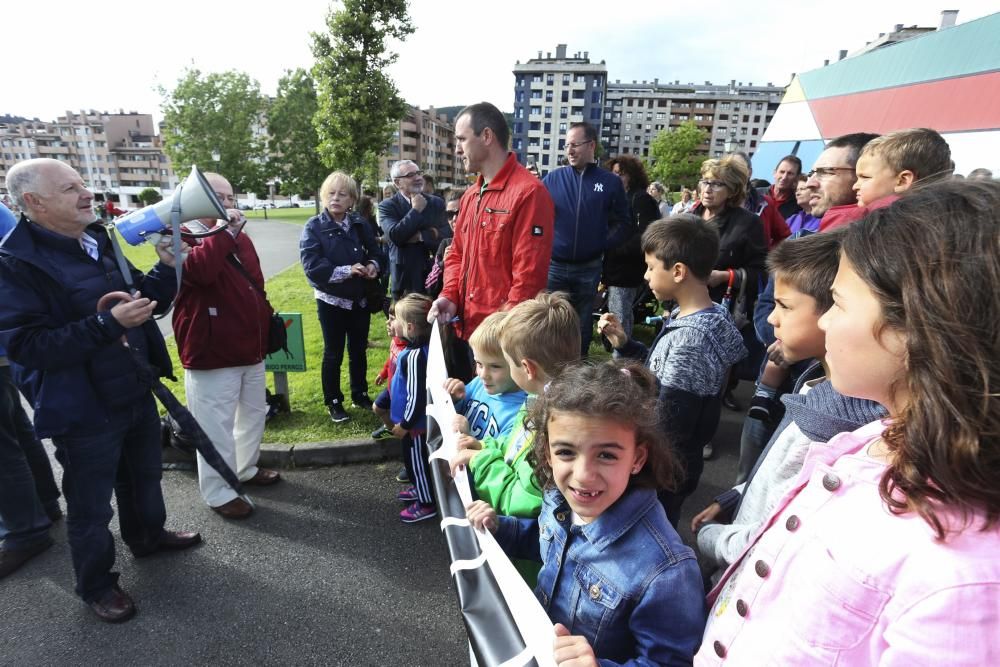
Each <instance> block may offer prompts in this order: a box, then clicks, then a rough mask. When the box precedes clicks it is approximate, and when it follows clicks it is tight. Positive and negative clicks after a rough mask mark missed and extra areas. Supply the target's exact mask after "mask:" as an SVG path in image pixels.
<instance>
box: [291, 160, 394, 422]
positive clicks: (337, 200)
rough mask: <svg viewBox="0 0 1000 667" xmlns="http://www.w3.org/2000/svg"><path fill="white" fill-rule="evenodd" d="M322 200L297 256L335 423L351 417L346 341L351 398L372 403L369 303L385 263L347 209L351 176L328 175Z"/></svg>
mask: <svg viewBox="0 0 1000 667" xmlns="http://www.w3.org/2000/svg"><path fill="white" fill-rule="evenodd" d="M320 201H322V202H323V211H322V212H321V213H320V214H319V215H317V216H314V217H312V218H310V219H309V221H308V222H307V223H306V226H305V229H303V230H302V238H301V239H300V240H299V255H300V256H301V258H302V268H303V269H304V270H305V273H306V279H307V280H308V281H309V284H310V285H312V287H313V291H314V294H315V297H316V308H317V310H318V313H319V324H320V327H321V328H322V329H323V344H324V347H323V366H322V371H321V374H322V380H323V402H324V403H325V404H326V405H327V407H328V408H329V410H330V419H332V420H333V421H334V423H337V424H339V423H342V422H345V421H347V420H348V419H350V415H348V414H347V411H346V410H345V409H344V394H343V392H342V391H341V390H340V365H341V362H342V361H343V359H344V340H345V339H346V341H347V354H348V357H349V362H348V364H349V369H348V370H349V374H350V382H351V399H352V400H353V402H354V405H355V406H356V407H359V408H361V409H362V410H371V407H372V402H371V399H370V398H368V380H367V377H366V376H367V374H368V358H367V346H368V327H369V325H370V323H371V315H370V308H369V306H370V305H372V304H370V303H369V301H370V300H372V299H375V298H379V300H381V299H380V297H381V296H382V295H378V294H377V291H378V287H377V286H378V284H379V283H378V276H379V272H381V271H382V267H384V266H385V265H386V261H385V258H384V257H383V256H382V251H381V250H380V249H379V245H378V242H377V241H376V240H375V235H374V234H373V233H372V229H371V226H370V225H369V224H368V222H367V221H365V220H364V219H362V218H361V216H359V215H358V214H356V213H353V212H352V211H351V209H352V207H353V206H354V204H355V202H357V201H358V185H357V183H356V182H355V181H354V179H353V178H351V177H350V176H348V175H347V174H345V173H343V172H340V171H335V172H333V173H332V174H330V175H329V176H327V177H326V180H325V181H323V185H322V187H321V188H320ZM373 281H374V282H373ZM372 288H375V289H372Z"/></svg>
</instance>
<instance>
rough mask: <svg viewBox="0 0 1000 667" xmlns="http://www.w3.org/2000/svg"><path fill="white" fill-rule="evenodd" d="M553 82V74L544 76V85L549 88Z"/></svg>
mask: <svg viewBox="0 0 1000 667" xmlns="http://www.w3.org/2000/svg"><path fill="white" fill-rule="evenodd" d="M555 82H556V75H555V74H547V75H546V76H545V83H546V85H549V86H551V85H552V84H554V83H555Z"/></svg>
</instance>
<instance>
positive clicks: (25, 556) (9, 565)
mask: <svg viewBox="0 0 1000 667" xmlns="http://www.w3.org/2000/svg"><path fill="white" fill-rule="evenodd" d="M53 544H55V542H54V541H53V540H52V538H51V537H49V536H48V535H46V536H45V538H44V539H41V540H39V541H38V542H36V543H34V544H32V545H31V546H29V547H27V548H25V549H0V579H3V578H4V577H6V576H7V575H8V574H11V573H12V572H14V571H15V570H17V569H18V568H19V567H21V566H22V565H24V564H25V563H27V562H28V561H29V560H31V559H32V558H34V557H35V556H37V555H38V554H40V553H42V552H43V551H45V550H46V549H48V548H49V547H51V546H52V545H53Z"/></svg>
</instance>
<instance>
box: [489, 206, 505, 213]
mask: <svg viewBox="0 0 1000 667" xmlns="http://www.w3.org/2000/svg"><path fill="white" fill-rule="evenodd" d="M486 212H487V213H510V211H508V210H507V209H505V208H490V207H489V206H487V207H486Z"/></svg>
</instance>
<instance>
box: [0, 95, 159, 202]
mask: <svg viewBox="0 0 1000 667" xmlns="http://www.w3.org/2000/svg"><path fill="white" fill-rule="evenodd" d="M5 120H7V122H0V192H6V191H7V189H6V176H7V170H8V169H10V168H11V167H12V166H13V165H14V164H15V163H17V162H20V161H21V160H28V159H31V158H39V157H50V158H54V159H57V160H62V161H63V162H66V163H68V164H69V165H70V166H72V167H73V168H74V169H76V170H77V171H78V172H79V173H80V175H81V176H82V177H83V179H84V182H85V183H86V184H87V186H88V187H89V188H90V189H91V190H93V192H94V194H95V195H96V199H97V200H98V201H105V200H106V199H108V198H110V199H112V200H113V201H115V202H118V205H119V206H120V207H121V208H126V209H130V208H138V207H140V206H141V204H140V203H139V201H138V199H137V195H138V194H139V193H140V192H141V191H143V190H145V189H146V188H156V189H157V190H159V191H160V193H161V194H163V195H164V196H169V195H170V193H171V192H173V189H174V188H175V187H176V186H177V182H178V178H177V176H176V174H174V172H173V169H172V168H171V166H170V160H169V158H168V157H167V156H166V154H164V153H163V151H162V149H161V146H160V138H159V137H158V136H156V134H155V131H154V125H153V117H152V115H151V114H141V113H136V112H128V113H125V112H119V113H108V112H96V111H93V110H91V111H83V110H81V111H80V112H78V113H77V112H72V111H67V112H66V114H65V115H64V116H60V117H59V118H57V119H56V120H55V121H54V122H44V121H39V120H25V119H19V118H18V119H12V118H7V119H5Z"/></svg>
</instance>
